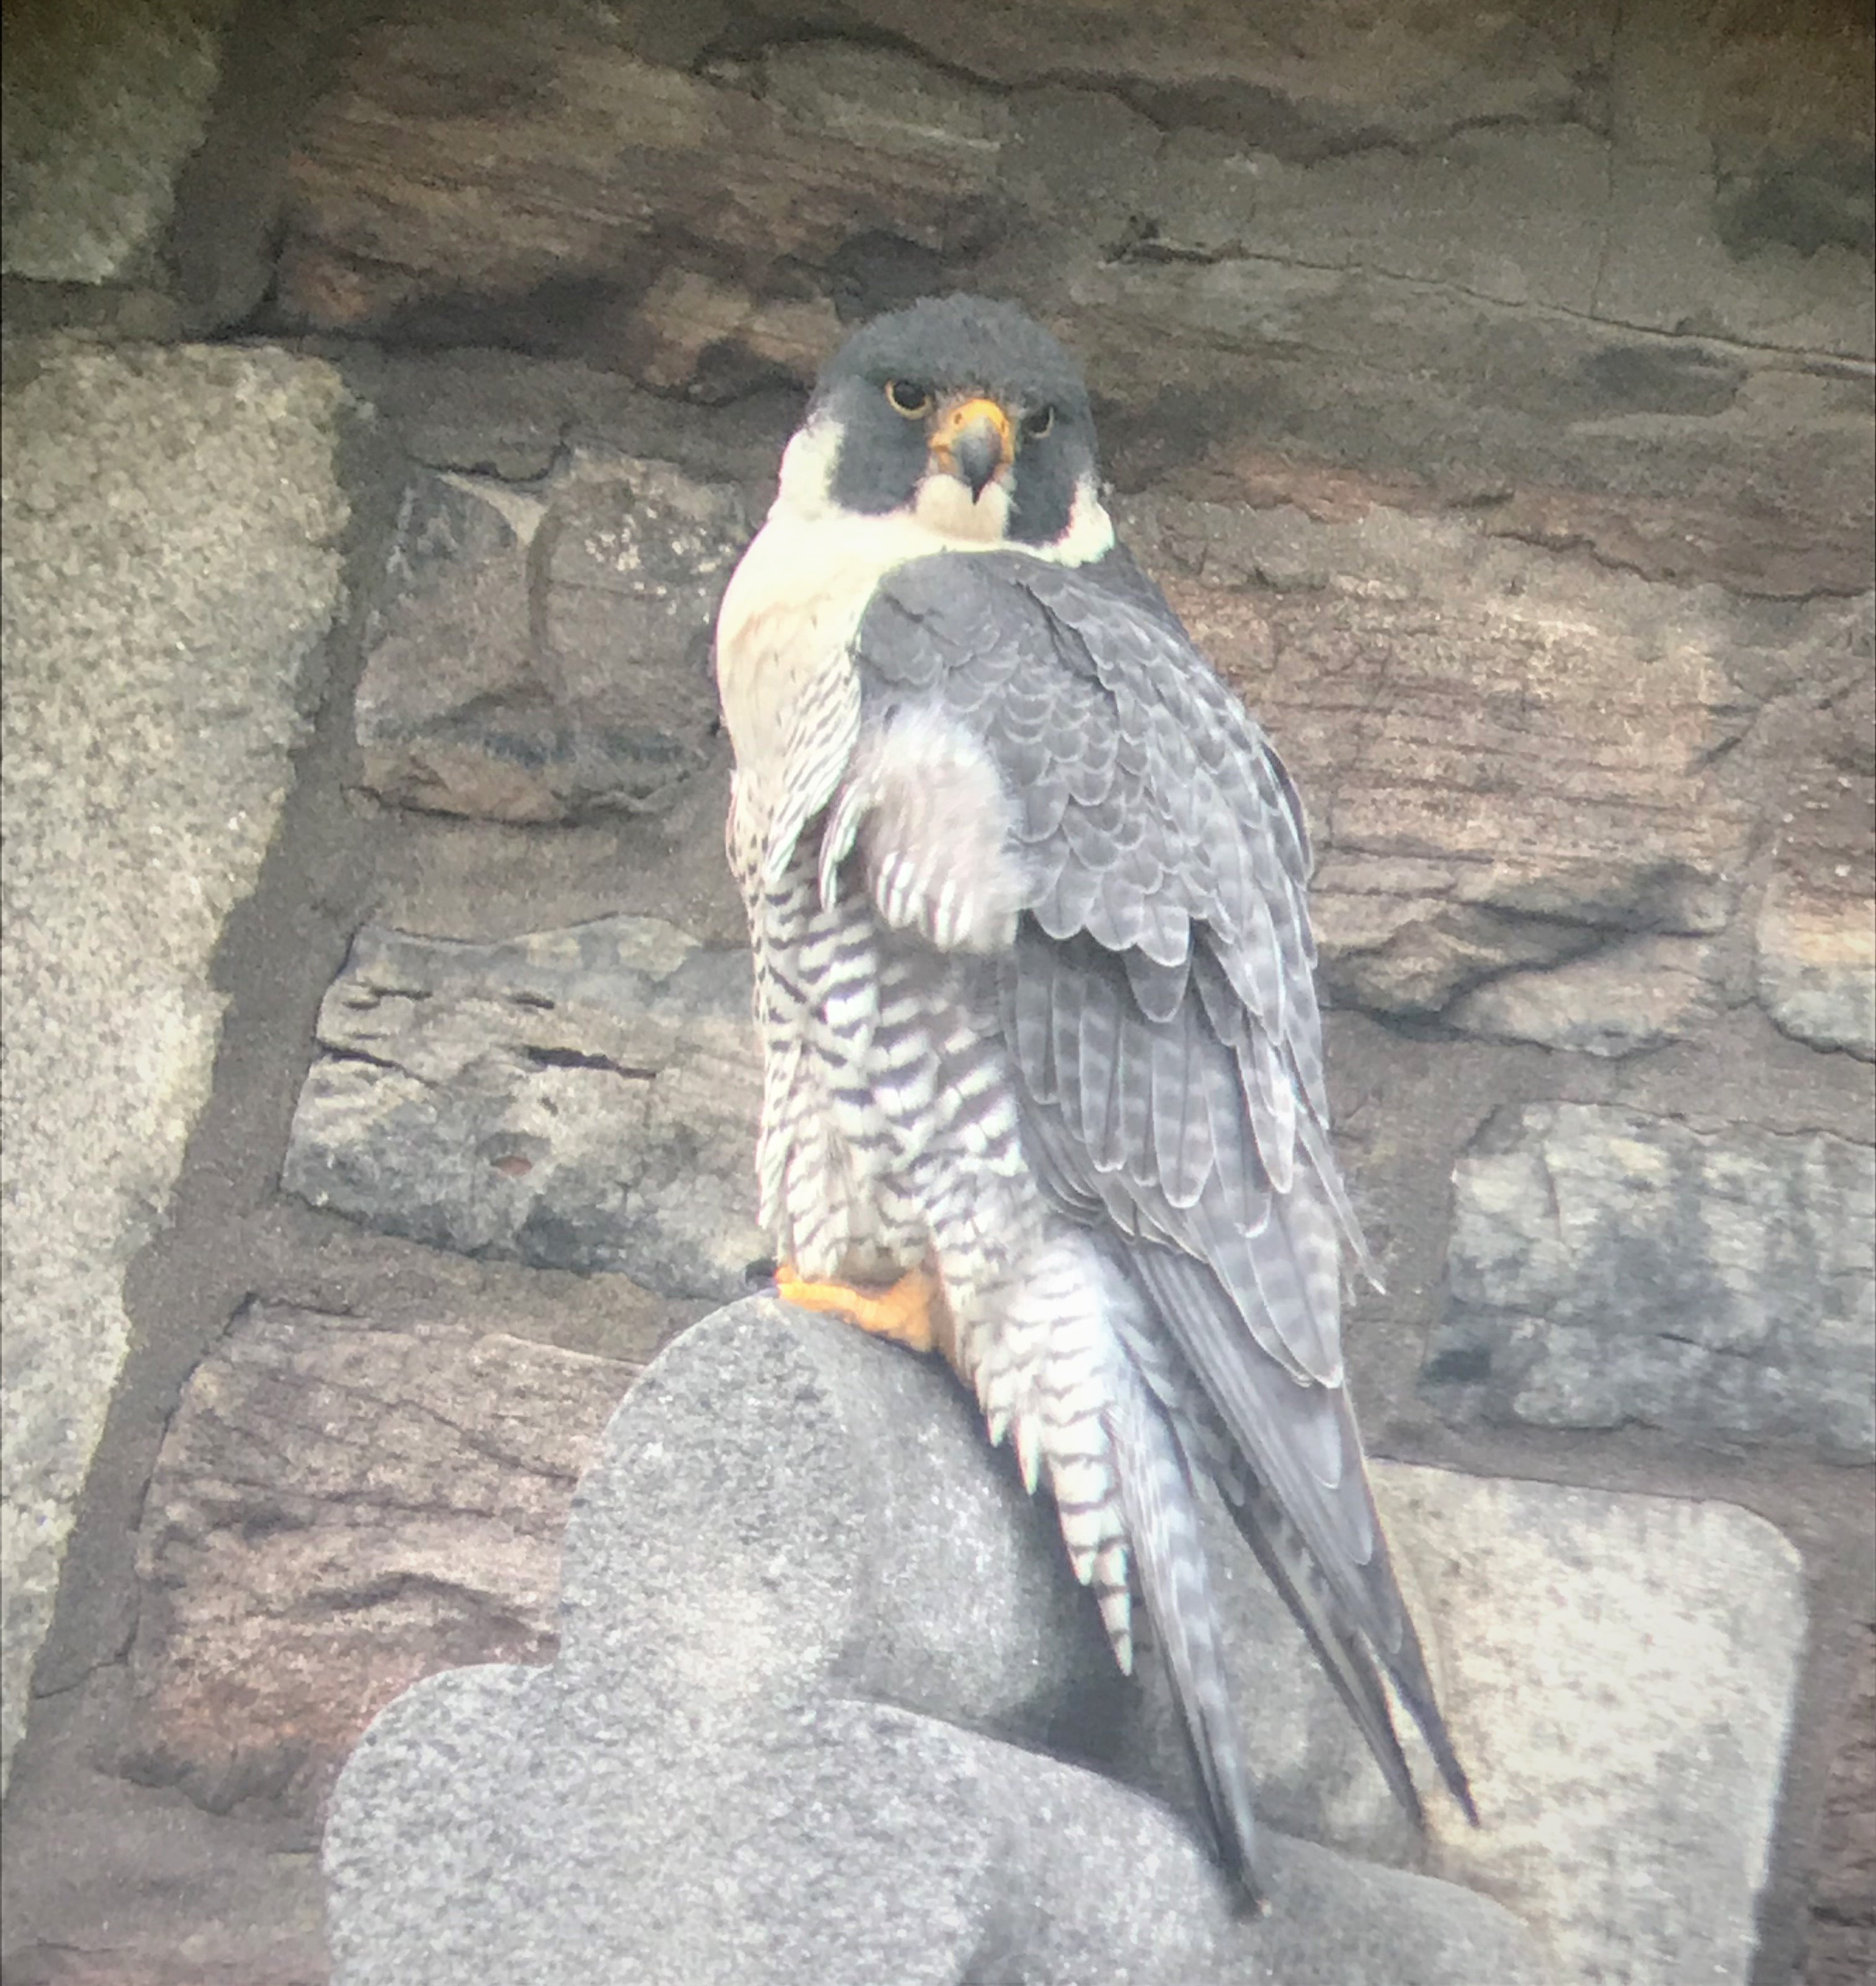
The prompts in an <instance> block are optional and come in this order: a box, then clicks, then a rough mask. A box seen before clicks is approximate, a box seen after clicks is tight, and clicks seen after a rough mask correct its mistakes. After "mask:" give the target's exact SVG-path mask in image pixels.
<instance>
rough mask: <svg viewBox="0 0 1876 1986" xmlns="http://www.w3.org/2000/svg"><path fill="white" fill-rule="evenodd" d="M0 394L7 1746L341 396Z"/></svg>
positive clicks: (147, 359)
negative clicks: (1, 472)
mask: <svg viewBox="0 0 1876 1986" xmlns="http://www.w3.org/2000/svg"><path fill="white" fill-rule="evenodd" d="M344 403H345V396H344V394H343V392H342V388H341V386H340V383H339V381H338V376H337V375H336V374H335V372H333V371H332V369H330V368H329V367H328V366H326V365H322V364H319V363H317V362H312V361H308V360H302V359H298V358H289V357H288V355H286V354H285V353H283V352H276V351H271V350H268V349H266V348H251V349H247V350H235V349H233V348H181V349H177V350H172V351H142V350H136V349H131V348H118V349H116V350H114V351H106V350H102V349H98V348H85V347H83V346H77V345H66V344H62V343H59V342H51V343H47V344H43V345H37V344H35V345H32V347H30V348H21V347H19V346H14V347H12V348H9V351H8V385H7V392H6V397H5V520H6V528H5V548H4V562H5V617H6V651H7V665H6V671H5V705H4V708H5V719H4V722H5V759H6V793H5V884H6V951H5V1007H6V1012H7V1035H8V1040H7V1058H6V1069H5V1150H6V1179H7V1184H6V1193H7V1220H6V1244H7V1264H6V1277H5V1282H6V1302H7V1321H6V1332H7V1362H6V1378H5V1395H6V1402H5V1415H6V1427H7V1439H6V1444H5V1476H4V1484H5V1494H4V1524H5V1559H6V1568H7V1576H6V1601H5V1666H4V1680H5V1715H4V1719H3V1724H4V1746H3V1751H4V1755H5V1756H8V1757H10V1755H11V1752H12V1746H13V1744H14V1742H15V1740H16V1739H18V1737H19V1732H20V1730H21V1728H22V1725H23V1723H24V1721H25V1702H26V1693H27V1687H28V1678H29V1674H30V1671H31V1668H32V1661H33V1659H34V1656H35V1651H37V1649H38V1648H39V1643H40V1641H41V1640H42V1638H43V1636H44V1634H45V1628H46V1625H47V1623H48V1622H49V1620H50V1617H51V1611H52V1598H53V1594H54V1590H55V1588H56V1584H57V1580H58V1574H59V1564H60V1562H61V1559H62V1553H63V1552H64V1549H65V1540H66V1533H67V1532H68V1530H69V1527H70V1524H71V1520H72V1509H73V1506H74V1504H75V1502H76V1498H77V1496H78V1494H79V1488H80V1486H81V1485H82V1484H83V1481H84V1478H85V1473H86V1468H87V1467H88V1466H89V1463H90V1459H91V1456H92V1452H93V1448H94V1447H95V1446H96V1442H97V1439H98V1436H99V1432H100V1430H101V1429H102V1428H103V1422H104V1414H105V1409H106V1405H107V1403H108V1402H109V1397H110V1394H111V1390H112V1388H113V1385H114V1383H115V1382H116V1376H117V1372H118V1368H119V1366H120V1362H121V1361H122V1358H123V1351H124V1345H125V1341H126V1331H127V1330H128V1328H129V1325H128V1320H127V1318H126V1315H125V1313H124V1308H123V1294H122V1284H123V1274H124V1269H125V1266H126V1264H127V1263H128V1262H129V1261H130V1258H131V1257H132V1256H133V1255H134V1254H136V1251H137V1250H138V1249H139V1248H140V1247H141V1246H142V1245H143V1243H144V1241H145V1240H147V1239H148V1238H149V1237H150V1234H151V1233H152V1231H153V1228H154V1227H155V1226H156V1224H157V1222H158V1221H159V1220H160V1219H161V1218H162V1215H163V1207H164V1205H165V1203H166V1201H167V1198H168V1196H169V1193H170V1189H171V1187H172V1186H173V1183H174V1182H175V1180H176V1177H177V1170H178V1168H179V1167H180V1164H181V1161H182V1156H183V1151H184V1145H185V1143H186V1142H187V1139H188V1136H189V1134H190V1129H191V1127H192V1126H193V1125H194V1123H195V1120H196V1117H197V1113H198V1112H199V1111H200V1109H201V1108H202V1106H203V1104H204V1102H205V1100H206V1099H207V1095H208V1090H209V1083H210V1079H211V1072H212V1069H213V1065H214V1056H215V1049H216V1043H217V1035H218V1032H219V1028H220V1025H221V1015H222V1011H223V1006H224V995H223V994H222V993H221V991H219V990H218V989H217V987H216V986H215V985H214V982H213V981H212V979H211V963H212V961H213V960H214V956H215V952H216V948H217V944H218V942H219V941H220V940H221V935H222V932H223V930H224V925H225V923H226V920H227V917H228V914H229V913H230V911H231V910H232V909H233V907H234V905H235V904H237V903H239V902H240V901H241V900H242V899H243V898H244V897H245V896H246V895H247V894H248V892H249V891H250V890H251V889H252V887H254V881H255V879H256V877H257V876H258V874H259V871H260V867H261V858H262V857H263V855H264V853H265V852H266V850H267V847H268V843H269V841H270V840H271V838H272V836H273V833H274V828H275V826H276V824H277V823H278V820H279V818H280V812H281V803H282V802H283V800H284V799H285V795H286V793H287V789H288V785H289V783H290V782H291V778H292V766H291V753H292V751H293V749H294V748H295V746H297V745H298V743H300V742H301V740H302V739H303V738H304V737H305V734H306V729H307V713H308V710H309V709H310V707H311V705H312V702H313V701H314V700H315V697H316V695H317V694H318V689H319V687H320V682H321V675H320V668H319V658H320V656H321V651H322V641H323V640H324V638H325V633H326V631H327V628H328V624H329V623H330V621H331V619H332V615H333V614H334V612H335V610H336V609H337V608H338V604H339V603H340V601H341V599H342V580H341V564H342V560H341V554H340V550H339V546H338V537H339V534H340V532H341V530H342V528H343V527H344V524H345V520H346V515H347V506H346V501H345V496H344V495H343V494H342V492H341V490H340V488H339V485H338V479H337V475H336V472H335V447H336V444H337V440H338V425H339V422H340V419H341V412H342V407H343V406H344Z"/></svg>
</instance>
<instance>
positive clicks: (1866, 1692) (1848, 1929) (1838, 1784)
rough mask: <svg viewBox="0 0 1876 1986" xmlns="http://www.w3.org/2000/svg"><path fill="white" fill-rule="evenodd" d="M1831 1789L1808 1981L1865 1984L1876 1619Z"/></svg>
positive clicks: (1874, 1908) (1873, 1873)
mask: <svg viewBox="0 0 1876 1986" xmlns="http://www.w3.org/2000/svg"><path fill="white" fill-rule="evenodd" d="M1849 1698H1850V1700H1849V1702H1848V1703H1847V1705H1845V1706H1844V1721H1843V1725H1842V1737H1841V1742H1840V1743H1839V1745H1838V1746H1837V1750H1836V1752H1835V1753H1834V1756H1833V1758H1832V1760H1831V1776H1830V1781H1829V1783H1828V1785H1827V1787H1826V1789H1825V1794H1824V1840H1823V1843H1822V1844H1821V1855H1820V1861H1821V1864H1822V1866H1821V1867H1820V1870H1819V1872H1818V1881H1817V1887H1816V1889H1815V1890H1814V1891H1813V1892H1812V1894H1811V1914H1810V1945H1809V1948H1808V1950H1807V1952H1806V1954H1805V1967H1804V1980H1805V1986H1861V1982H1862V1981H1864V1980H1865V1979H1867V1978H1869V1976H1870V1972H1871V1967H1876V1627H1871V1628H1866V1629H1865V1630H1864V1634H1863V1637H1862V1647H1861V1648H1860V1649H1859V1650H1858V1651H1857V1659H1856V1661H1855V1663H1854V1670H1853V1673H1852V1675H1851V1678H1850V1691H1849Z"/></svg>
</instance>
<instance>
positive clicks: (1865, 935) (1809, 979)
mask: <svg viewBox="0 0 1876 1986" xmlns="http://www.w3.org/2000/svg"><path fill="white" fill-rule="evenodd" d="M1753 937H1754V940H1755V942H1756V948H1757V951H1758V963H1759V997H1760V999H1761V1000H1762V1001H1763V1002H1764V1005H1765V1009H1766V1012H1767V1013H1768V1014H1770V1015H1771V1017H1772V1018H1773V1020H1774V1021H1776V1022H1777V1023H1778V1025H1779V1026H1780V1027H1781V1028H1783V1029H1784V1031H1785V1032H1786V1033H1787V1034H1788V1035H1795V1036H1796V1037H1797V1039H1798V1040H1800V1041H1801V1042H1810V1044H1811V1045H1812V1046H1813V1047H1814V1048H1820V1049H1847V1050H1848V1051H1849V1052H1850V1053H1851V1054H1852V1055H1857V1056H1860V1057H1861V1059H1863V1060H1864V1062H1876V903H1872V902H1871V900H1870V899H1869V898H1868V897H1858V896H1854V895H1849V894H1846V895H1842V896H1836V895H1832V896H1825V895H1823V894H1802V895H1800V894H1797V892H1795V891H1793V890H1790V888H1777V887H1775V888H1774V889H1773V890H1770V891H1768V892H1767V897H1766V900H1765V904H1764V907H1763V909H1762V910H1761V911H1760V914H1759V922H1758V924H1757V927H1756V930H1755V931H1754V933H1753Z"/></svg>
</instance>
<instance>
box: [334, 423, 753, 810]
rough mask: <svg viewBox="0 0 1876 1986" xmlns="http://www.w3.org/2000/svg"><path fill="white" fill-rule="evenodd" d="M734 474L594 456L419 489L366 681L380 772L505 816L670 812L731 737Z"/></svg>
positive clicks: (428, 793)
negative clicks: (724, 637) (723, 725)
mask: <svg viewBox="0 0 1876 1986" xmlns="http://www.w3.org/2000/svg"><path fill="white" fill-rule="evenodd" d="M747 536H748V523H747V520H746V517H745V516H744V514H743V509H742V507H741V504H740V502H739V499H738V497H737V496H736V492H735V491H734V490H729V489H727V488H725V487H724V486H720V485H706V484H704V483H698V482H696V481H694V480H692V479H691V478H689V477H688V476H684V475H682V474H681V473H679V472H678V471H677V470H674V469H672V468H670V467H669V466H667V465H665V464H664V463H655V462H644V461H634V460H632V459H626V458H620V457H615V456H595V455H594V454H592V453H581V454H580V455H578V456H575V457H574V459H572V460H571V462H570V463H568V464H567V465H565V466H563V467H562V468H561V469H560V470H558V471H557V473H555V474H554V476H552V477H551V479H550V480H548V481H547V483H544V484H543V485H540V486H536V487H534V488H533V489H530V490H527V491H520V490H513V489H510V488H509V487H507V486H505V485H504V484H501V483H494V482H490V481H487V480H480V479H476V478H472V477H468V476H454V475H446V476H428V475H426V476H422V477H420V478H419V480H416V482H414V483H413V484H412V485H411V486H410V487H409V489H408V490H406V493H405V495H404V499H403V502H402V507H401V509H400V512H399V520H398V527H397V531H396V537H395V538H394V539H393V540H392V546H391V549H390V552H389V557H388V559H387V574H386V577H387V585H386V591H385V595H384V597H382V599H380V600H379V601H378V602H377V603H376V604H375V606H374V609H373V611H372V617H371V629H370V632H369V636H368V640H367V648H368V659H367V661H366V664H365V675H364V678H363V680H362V682H361V683H360V685H359V696H358V704H357V716H358V731H359V748H360V750H361V752H362V754H363V756H364V761H365V783H366V784H367V785H368V786H370V787H371V788H372V789H373V790H374V791H376V793H379V794H380V795H382V796H383V797H384V798H385V799H388V800H392V801H395V802H396V803H399V804H401V805H403V806H418V807H424V808H427V809H430V810H434V811H436V812H440V813H461V814H476V815H480V816H486V817H489V818H492V819H495V820H517V821H547V820H564V819H566V818H567V817H568V816H571V815H576V814H580V813H586V812H589V811H591V810H593V809H594V808H599V807H614V808H624V809H626V810H631V811H639V812H642V811H649V810H658V809H660V808H662V807H665V806H669V804H670V803H671V801H672V799H673V798H674V797H675V794H676V793H677V790H678V789H679V787H680V786H681V785H682V783H683V782H684V781H685V780H686V779H689V777H690V776H692V775H693V774H694V773H697V772H698V771H699V769H701V768H702V766H704V765H705V764H706V762H708V761H709V759H710V758H711V756H712V753H713V751H714V750H715V749H716V734H717V731H718V728H719V727H718V719H717V709H716V687H715V684H714V682H713V681H712V676H711V673H710V631H711V628H712V624H714V621H715V620H716V608H717V604H718V602H719V598H720V597H721V595H722V589H723V587H724V585H725V584H726V582H727V581H728V579H729V573H730V570H731V567H733V564H734V563H735V559H736V552H737V551H738V550H739V548H740V547H741V545H742V544H743V540H744V539H746V537H747Z"/></svg>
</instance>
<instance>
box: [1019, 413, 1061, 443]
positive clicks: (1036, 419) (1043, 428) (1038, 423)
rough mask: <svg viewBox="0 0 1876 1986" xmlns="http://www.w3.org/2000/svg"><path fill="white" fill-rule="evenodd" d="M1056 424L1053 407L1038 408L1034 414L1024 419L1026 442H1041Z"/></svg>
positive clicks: (1026, 415) (1023, 429) (1027, 415)
mask: <svg viewBox="0 0 1876 1986" xmlns="http://www.w3.org/2000/svg"><path fill="white" fill-rule="evenodd" d="M1055 424H1056V410H1055V409H1054V408H1053V407H1038V408H1037V409H1036V411H1035V412H1034V413H1032V414H1025V415H1024V416H1023V417H1022V437H1023V439H1024V440H1025V441H1040V440H1041V439H1042V436H1044V435H1046V433H1048V432H1049V429H1051V428H1052V427H1053V426H1055Z"/></svg>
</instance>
